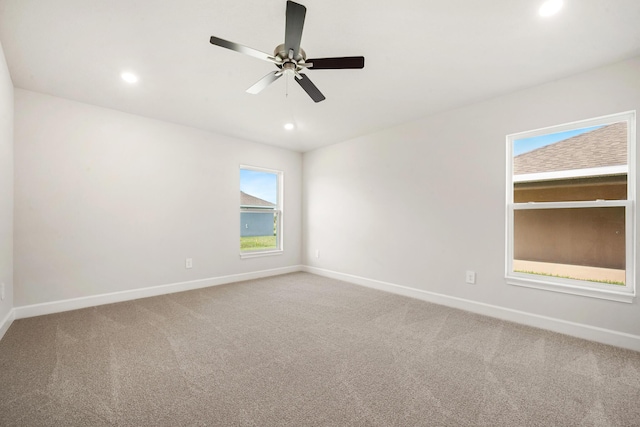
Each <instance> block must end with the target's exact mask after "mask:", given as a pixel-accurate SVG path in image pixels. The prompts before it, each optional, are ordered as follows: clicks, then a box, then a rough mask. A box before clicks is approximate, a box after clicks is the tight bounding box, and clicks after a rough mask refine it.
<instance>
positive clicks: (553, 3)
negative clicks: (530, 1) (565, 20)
mask: <svg viewBox="0 0 640 427" xmlns="http://www.w3.org/2000/svg"><path fill="white" fill-rule="evenodd" d="M560 9H562V0H547V1H545V2H544V3H542V6H540V9H538V13H539V14H540V16H551V15H555V14H556V13H558V12H559V11H560Z"/></svg>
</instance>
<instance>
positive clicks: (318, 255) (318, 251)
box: [316, 249, 320, 258]
mask: <svg viewBox="0 0 640 427" xmlns="http://www.w3.org/2000/svg"><path fill="white" fill-rule="evenodd" d="M316 258H320V249H316Z"/></svg>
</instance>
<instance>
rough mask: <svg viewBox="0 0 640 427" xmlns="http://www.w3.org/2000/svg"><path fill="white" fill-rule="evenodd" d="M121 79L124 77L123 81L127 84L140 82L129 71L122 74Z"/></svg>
mask: <svg viewBox="0 0 640 427" xmlns="http://www.w3.org/2000/svg"><path fill="white" fill-rule="evenodd" d="M120 77H122V80H124V81H125V82H127V83H135V82H137V81H138V76H136V75H135V74H133V73H129V72H128V71H125V72H124V73H122V74H120Z"/></svg>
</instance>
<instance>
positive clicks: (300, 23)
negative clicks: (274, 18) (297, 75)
mask: <svg viewBox="0 0 640 427" xmlns="http://www.w3.org/2000/svg"><path fill="white" fill-rule="evenodd" d="M306 13H307V8H306V7H304V6H303V5H301V4H298V3H295V2H292V1H288V2H287V21H286V28H285V32H284V46H285V49H286V50H287V55H289V52H290V51H291V50H293V58H295V57H297V56H298V52H300V40H302V28H303V27H304V17H305V15H306Z"/></svg>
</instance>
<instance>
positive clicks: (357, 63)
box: [305, 56, 364, 70]
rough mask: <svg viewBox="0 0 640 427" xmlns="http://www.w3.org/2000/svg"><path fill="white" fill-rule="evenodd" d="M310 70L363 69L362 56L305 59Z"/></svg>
mask: <svg viewBox="0 0 640 427" xmlns="http://www.w3.org/2000/svg"><path fill="white" fill-rule="evenodd" d="M305 62H306V63H307V64H308V63H311V64H313V65H312V66H311V67H308V68H309V69H310V70H337V69H345V68H364V56H345V57H342V58H316V59H307V60H306V61H305Z"/></svg>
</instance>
